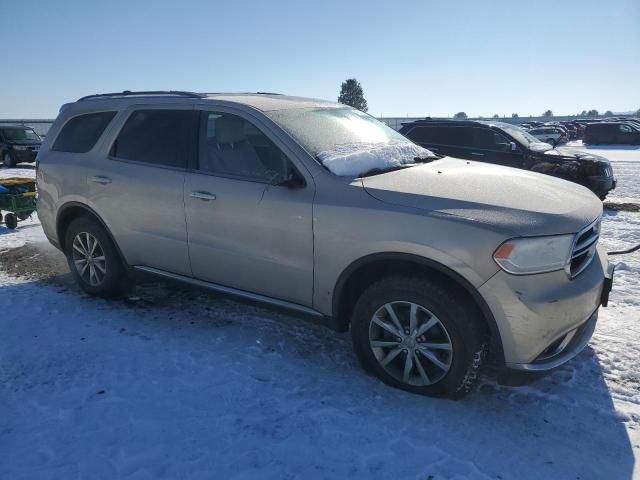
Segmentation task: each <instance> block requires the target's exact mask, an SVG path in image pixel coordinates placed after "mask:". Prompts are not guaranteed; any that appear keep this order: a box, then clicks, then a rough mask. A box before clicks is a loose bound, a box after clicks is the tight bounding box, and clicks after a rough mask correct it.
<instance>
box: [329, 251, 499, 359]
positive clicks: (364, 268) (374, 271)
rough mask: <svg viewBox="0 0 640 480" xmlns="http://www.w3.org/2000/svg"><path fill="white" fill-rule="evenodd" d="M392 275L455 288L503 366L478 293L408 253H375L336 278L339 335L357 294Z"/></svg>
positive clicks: (444, 268)
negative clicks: (475, 312)
mask: <svg viewBox="0 0 640 480" xmlns="http://www.w3.org/2000/svg"><path fill="white" fill-rule="evenodd" d="M394 273H400V274H419V275H426V276H429V277H432V278H433V277H437V278H439V279H440V280H442V281H445V282H447V283H448V284H449V285H451V286H453V287H455V288H457V289H458V290H459V291H461V292H462V293H463V294H464V295H466V297H467V298H468V299H469V300H470V302H471V304H472V305H473V306H474V307H475V308H477V309H478V311H479V312H480V314H481V316H482V318H483V320H484V323H485V325H484V326H485V327H486V329H487V331H488V333H489V334H490V337H491V351H492V352H493V353H494V355H496V357H497V359H498V361H499V362H502V363H504V352H503V349H502V339H501V337H500V331H499V329H498V324H497V322H496V320H495V317H494V316H493V313H492V312H491V309H490V308H489V305H488V304H487V302H486V301H485V299H484V298H483V297H482V295H481V294H480V293H479V292H478V290H477V289H476V288H475V287H474V286H473V285H472V284H471V283H470V282H469V281H468V280H467V279H465V278H464V277H463V276H462V275H460V274H459V273H457V272H455V271H454V270H452V269H450V268H449V267H447V266H445V265H443V264H441V263H438V262H436V261H434V260H431V259H428V258H425V257H421V256H418V255H414V254H409V253H399V252H389V253H376V254H371V255H367V256H365V257H362V258H360V259H358V260H356V261H354V262H353V263H351V264H350V265H349V266H348V267H347V268H345V269H344V271H343V272H342V273H341V274H340V276H339V277H338V281H337V282H336V285H335V288H334V290H333V299H332V313H333V317H334V322H333V323H334V326H335V328H336V329H337V330H339V331H347V330H348V329H349V323H350V319H351V313H352V311H353V306H354V305H355V301H356V299H357V297H358V296H359V294H360V293H362V292H363V291H364V289H365V288H366V287H367V286H368V285H370V284H371V282H372V281H373V280H374V279H377V278H381V276H383V275H390V274H394Z"/></svg>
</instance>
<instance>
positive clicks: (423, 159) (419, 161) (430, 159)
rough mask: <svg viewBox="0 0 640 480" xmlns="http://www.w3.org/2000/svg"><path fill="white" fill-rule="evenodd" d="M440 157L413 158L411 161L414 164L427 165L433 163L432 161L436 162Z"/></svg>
mask: <svg viewBox="0 0 640 480" xmlns="http://www.w3.org/2000/svg"><path fill="white" fill-rule="evenodd" d="M439 158H440V157H438V156H437V155H434V156H432V157H413V161H414V162H416V163H429V162H433V161H434V160H438V159H439Z"/></svg>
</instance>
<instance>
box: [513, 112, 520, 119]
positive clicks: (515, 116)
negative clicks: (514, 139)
mask: <svg viewBox="0 0 640 480" xmlns="http://www.w3.org/2000/svg"><path fill="white" fill-rule="evenodd" d="M511 118H520V115H518V114H517V113H512V114H511Z"/></svg>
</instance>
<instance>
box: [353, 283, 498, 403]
mask: <svg viewBox="0 0 640 480" xmlns="http://www.w3.org/2000/svg"><path fill="white" fill-rule="evenodd" d="M392 302H398V303H394V305H402V304H403V302H411V303H413V304H416V305H418V306H420V307H422V308H423V309H426V310H428V313H431V314H432V315H433V316H435V317H437V320H439V323H440V324H439V325H438V326H437V329H438V330H440V329H441V327H442V328H443V329H444V330H446V335H447V339H448V340H449V345H450V347H449V348H450V351H449V352H445V354H446V355H450V356H449V357H448V360H447V361H448V362H449V369H448V371H446V373H444V376H443V377H442V378H440V379H439V380H437V381H434V382H433V383H432V384H426V382H423V383H425V384H423V385H416V384H415V383H416V382H415V381H414V382H413V384H412V382H411V380H410V381H408V382H405V381H403V380H404V379H399V378H397V376H394V375H392V374H391V373H390V372H389V371H388V370H387V369H385V367H383V366H382V364H381V361H380V360H378V357H376V353H375V352H374V349H373V347H372V345H371V343H370V332H371V328H372V327H371V325H372V324H375V322H373V317H374V314H376V312H379V311H380V310H381V309H382V308H384V306H385V304H389V303H392ZM408 305H410V304H408ZM398 318H399V319H400V315H398ZM425 318H427V319H428V318H430V317H428V316H427V317H425ZM400 320H402V319H400ZM401 323H402V322H401ZM426 323H428V322H426ZM482 325H483V324H482V319H481V317H480V313H479V312H478V310H477V309H476V308H475V307H474V306H473V305H472V304H470V302H469V301H468V300H467V298H465V296H464V295H463V294H462V293H459V292H457V291H455V290H452V289H450V288H444V287H441V286H439V285H438V284H437V283H436V282H432V281H429V280H428V279H426V278H422V277H416V276H391V277H387V278H384V279H382V280H380V281H378V282H376V283H374V284H372V285H371V286H369V287H368V288H367V289H366V290H365V291H364V293H363V294H362V295H361V296H360V298H359V299H358V301H357V303H356V306H355V308H354V312H353V316H352V319H351V338H352V341H353V347H354V350H355V353H356V355H357V357H358V359H359V360H360V362H361V364H362V365H363V367H364V368H365V369H366V370H367V371H369V372H371V373H373V374H374V375H376V376H377V377H378V378H379V379H380V380H382V381H383V382H385V383H386V384H388V385H391V386H393V387H396V388H400V389H402V390H406V391H409V392H412V393H417V394H421V395H428V396H434V397H448V398H458V397H461V396H462V395H464V394H466V393H467V392H469V391H470V390H471V389H472V386H473V383H474V381H475V379H476V378H477V375H478V372H479V370H480V366H481V364H482V361H483V360H484V357H485V353H486V348H487V335H486V334H485V333H484V329H483V328H482ZM373 328H377V324H375V326H374V327H373ZM379 331H381V330H379ZM440 331H441V330H440ZM404 333H407V331H406V330H405V332H404ZM436 333H437V332H436ZM398 340H400V338H399V337H398V338H396V339H395V340H394V341H398ZM374 341H375V340H374ZM418 341H423V342H424V341H425V340H424V337H422V340H418ZM403 342H404V340H403ZM415 345H416V346H418V345H419V344H415ZM394 348H395V347H394ZM401 348H402V346H401ZM411 348H414V347H413V346H410V347H409V352H410V351H411V350H410V349H411ZM377 351H378V355H379V356H380V353H381V351H382V349H377ZM389 351H390V350H389ZM407 352H408V351H407V350H405V349H403V350H402V352H401V353H400V354H397V357H395V358H394V360H393V361H391V362H390V363H389V365H388V367H387V368H389V366H390V365H392V363H393V362H400V364H399V365H400V368H402V365H406V364H403V363H402V362H404V361H407V355H408V353H407ZM419 353H421V352H419V351H418V350H417V349H416V350H415V356H414V357H413V361H415V362H420V363H421V367H422V370H423V371H424V370H426V369H427V368H433V369H436V368H437V367H436V365H435V364H433V365H431V363H432V361H431V360H429V359H427V358H422V357H421V356H420V355H419ZM383 355H384V353H383ZM439 355H440V354H439ZM418 357H420V359H418ZM396 358H397V360H396ZM403 358H404V360H403ZM405 368H406V367H405ZM412 368H413V370H411V369H412ZM409 369H410V371H411V372H414V371H415V372H416V374H417V372H418V366H417V365H415V364H414V363H412V366H411V367H409ZM431 371H433V370H431ZM416 374H414V377H413V378H415V375H416ZM429 377H431V375H429ZM423 380H424V378H423ZM434 380H435V379H434Z"/></svg>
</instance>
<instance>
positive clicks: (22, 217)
mask: <svg viewBox="0 0 640 480" xmlns="http://www.w3.org/2000/svg"><path fill="white" fill-rule="evenodd" d="M32 213H33V210H32V211H31V212H20V213H18V214H16V215H17V217H18V220H26V219H27V218H29V217H30V216H31V214H32Z"/></svg>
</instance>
